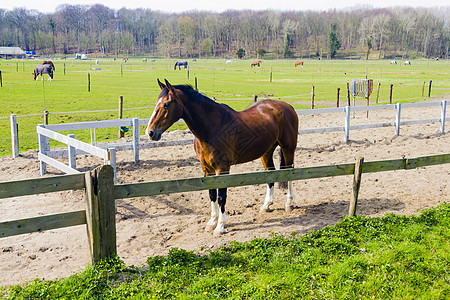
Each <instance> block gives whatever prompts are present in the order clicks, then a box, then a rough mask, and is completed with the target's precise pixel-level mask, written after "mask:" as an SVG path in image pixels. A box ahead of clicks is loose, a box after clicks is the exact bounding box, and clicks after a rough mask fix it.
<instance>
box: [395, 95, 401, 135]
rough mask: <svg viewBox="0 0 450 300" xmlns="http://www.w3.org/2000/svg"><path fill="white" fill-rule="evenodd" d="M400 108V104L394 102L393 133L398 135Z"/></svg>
mask: <svg viewBox="0 0 450 300" xmlns="http://www.w3.org/2000/svg"><path fill="white" fill-rule="evenodd" d="M401 110H402V104H401V103H397V104H395V134H396V135H400V112H401Z"/></svg>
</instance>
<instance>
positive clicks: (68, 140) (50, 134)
mask: <svg viewBox="0 0 450 300" xmlns="http://www.w3.org/2000/svg"><path fill="white" fill-rule="evenodd" d="M432 106H435V107H437V106H440V107H441V116H440V118H434V119H420V120H410V121H401V120H400V117H401V110H402V108H403V109H407V108H413V107H432ZM446 106H447V101H446V100H443V101H441V102H421V103H404V104H401V103H397V104H387V105H374V106H356V107H355V106H354V107H350V106H347V107H343V108H319V109H302V110H296V112H297V114H299V115H308V114H314V115H317V114H323V113H344V126H337V127H323V128H308V129H300V130H299V134H312V133H324V132H336V131H343V132H344V140H345V141H346V142H347V141H348V140H349V134H350V130H358V129H369V128H380V127H388V126H394V127H395V133H396V135H399V134H400V126H401V125H414V124H426V123H440V130H441V132H442V133H444V132H445V121H446V120H449V118H446ZM380 109H395V120H394V121H392V122H384V123H372V124H363V125H353V126H352V125H350V120H351V118H350V113H351V112H352V111H369V110H380ZM148 121H149V119H141V120H139V119H138V118H133V119H117V120H106V121H93V122H82V123H66V124H55V125H38V126H37V128H36V131H37V133H38V138H39V154H38V157H39V160H40V166H41V169H40V170H41V175H43V174H45V172H46V164H50V165H52V166H54V167H55V168H57V169H59V170H61V171H63V172H65V173H68V174H73V173H77V172H78V171H77V170H76V159H75V157H76V155H77V154H86V153H90V154H92V155H95V156H98V157H100V158H102V159H103V161H104V164H110V165H112V166H113V168H114V174H115V170H116V151H122V150H133V160H134V161H138V160H139V149H145V148H155V147H167V146H175V145H188V144H192V143H193V139H185V140H172V141H159V142H148V143H140V142H139V126H145V125H147V123H148ZM121 126H131V127H133V130H132V132H133V138H132V142H131V143H121V144H108V145H96V141H95V130H96V129H98V128H108V127H121ZM79 129H91V132H92V130H94V138H92V134H91V144H88V143H85V142H82V141H79V140H76V139H75V136H74V135H73V134H70V135H68V136H65V135H63V134H60V133H58V132H56V131H61V130H66V131H67V130H79ZM11 137H12V140H13V156H14V157H17V156H18V137H17V123H16V118H15V115H11ZM50 138H52V139H55V140H57V141H59V142H62V143H65V144H67V150H52V151H51V150H50V146H49V145H50V144H49V139H50ZM65 156H67V157H68V158H69V164H68V165H65V164H63V163H61V162H60V161H57V160H56V159H55V158H58V157H65Z"/></svg>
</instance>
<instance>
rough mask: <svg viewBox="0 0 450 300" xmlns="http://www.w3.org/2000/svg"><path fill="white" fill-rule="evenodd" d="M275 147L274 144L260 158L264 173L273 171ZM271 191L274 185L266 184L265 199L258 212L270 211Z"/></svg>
mask: <svg viewBox="0 0 450 300" xmlns="http://www.w3.org/2000/svg"><path fill="white" fill-rule="evenodd" d="M276 147H277V144H275V145H274V146H273V147H272V148H271V149H270V150H269V151H267V152H266V153H265V154H264V155H263V156H261V161H262V163H263V165H264V169H265V170H266V171H267V170H275V164H274V163H273V152H274V151H275V148H276ZM273 190H274V183H273V182H271V183H268V184H267V193H266V198H265V199H264V204H263V205H262V206H261V208H260V209H259V212H261V213H262V212H267V211H269V210H270V208H269V205H270V204H272V203H273Z"/></svg>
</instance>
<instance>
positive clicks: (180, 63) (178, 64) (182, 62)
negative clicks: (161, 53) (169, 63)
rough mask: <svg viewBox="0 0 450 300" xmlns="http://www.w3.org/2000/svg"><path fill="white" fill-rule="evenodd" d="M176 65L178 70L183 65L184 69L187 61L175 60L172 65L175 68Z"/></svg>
mask: <svg viewBox="0 0 450 300" xmlns="http://www.w3.org/2000/svg"><path fill="white" fill-rule="evenodd" d="M177 67H178V70H180V69H181V67H184V68H185V69H186V68H187V67H188V62H187V61H185V60H180V61H177V62H176V63H175V66H174V67H173V69H174V70H176V69H177Z"/></svg>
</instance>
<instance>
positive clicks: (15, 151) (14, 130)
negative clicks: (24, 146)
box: [9, 114, 19, 158]
mask: <svg viewBox="0 0 450 300" xmlns="http://www.w3.org/2000/svg"><path fill="white" fill-rule="evenodd" d="M9 118H10V125H11V144H12V157H13V158H16V157H19V126H18V125H17V120H16V115H15V114H11V116H10V117H9Z"/></svg>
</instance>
